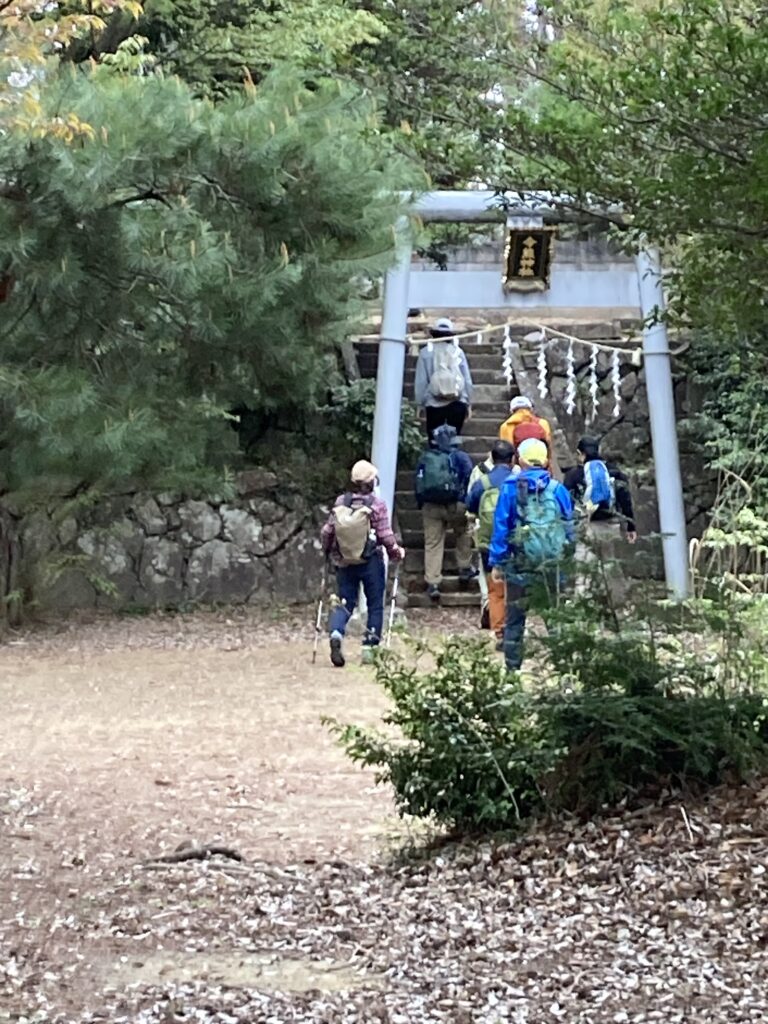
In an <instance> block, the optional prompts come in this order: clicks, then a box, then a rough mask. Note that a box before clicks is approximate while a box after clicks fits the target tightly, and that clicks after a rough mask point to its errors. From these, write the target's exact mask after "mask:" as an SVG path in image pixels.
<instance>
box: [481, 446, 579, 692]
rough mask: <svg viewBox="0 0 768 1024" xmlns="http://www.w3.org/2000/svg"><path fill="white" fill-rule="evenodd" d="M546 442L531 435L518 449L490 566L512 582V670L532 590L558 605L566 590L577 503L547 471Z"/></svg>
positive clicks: (518, 661)
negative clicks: (565, 567)
mask: <svg viewBox="0 0 768 1024" xmlns="http://www.w3.org/2000/svg"><path fill="white" fill-rule="evenodd" d="M548 458H549V453H548V451H547V446H546V445H545V444H544V442H543V441H540V440H538V439H536V438H529V439H528V440H527V441H523V443H522V444H521V445H520V447H519V448H518V450H517V459H518V463H519V465H520V474H519V476H512V475H510V476H509V477H507V479H506V480H505V482H504V483H503V484H502V486H501V492H500V494H499V500H498V503H497V505H496V513H495V515H494V520H493V536H492V538H491V544H490V547H489V549H488V564H489V566H490V567H491V570H492V576H493V579H494V580H496V581H497V582H499V583H501V582H506V587H507V607H506V619H505V625H504V660H505V662H506V666H507V669H508V670H509V671H510V672H517V671H518V670H519V669H520V666H521V665H522V663H523V635H524V633H525V620H526V613H527V610H528V604H529V599H530V595H531V591H532V590H533V589H534V588H537V589H539V590H542V591H543V592H544V593H545V595H546V598H547V603H552V602H553V599H556V597H557V595H559V593H560V591H561V589H562V582H563V563H564V561H565V559H566V558H567V557H568V555H569V554H570V550H571V547H572V544H573V505H572V503H571V496H570V494H569V493H568V491H567V490H566V488H565V487H564V486H563V484H561V483H560V482H559V481H557V480H553V479H552V478H551V477H550V475H549V473H548V472H547V470H546V468H545V467H546V465H547V461H548Z"/></svg>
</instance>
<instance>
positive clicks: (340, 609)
mask: <svg viewBox="0 0 768 1024" xmlns="http://www.w3.org/2000/svg"><path fill="white" fill-rule="evenodd" d="M336 582H337V584H338V590H339V602H340V603H339V604H337V605H336V607H335V608H334V609H333V611H332V612H331V617H330V621H329V623H328V630H329V632H331V633H341V635H342V636H344V632H345V630H346V628H347V623H348V622H349V620H350V618H351V616H352V612H353V611H354V610H355V606H356V604H357V596H358V594H359V592H360V584H361V583H362V585H363V591H364V592H365V600H366V602H367V603H368V623H367V626H366V630H365V639H364V640H363V644H364V646H366V647H375V646H376V645H377V644H378V643H379V641H380V640H381V631H382V628H383V626H384V589H385V587H386V580H385V576H384V559H383V558H382V557H381V555H374V556H373V558H369V559H368V561H367V562H363V563H362V564H361V565H345V566H340V567H339V568H338V569H337V570H336Z"/></svg>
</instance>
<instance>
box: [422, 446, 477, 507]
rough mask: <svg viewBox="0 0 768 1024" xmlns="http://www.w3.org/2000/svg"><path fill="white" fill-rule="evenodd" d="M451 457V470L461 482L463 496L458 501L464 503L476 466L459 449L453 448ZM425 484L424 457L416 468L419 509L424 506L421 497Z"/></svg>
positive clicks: (450, 453)
mask: <svg viewBox="0 0 768 1024" xmlns="http://www.w3.org/2000/svg"><path fill="white" fill-rule="evenodd" d="M433 450H434V449H433ZM438 450H439V449H438ZM449 456H450V459H451V468H452V469H453V471H454V473H455V474H456V476H457V478H458V480H459V483H460V484H461V496H460V497H459V498H458V499H457V500H458V501H461V502H463V501H465V500H466V497H467V484H468V483H469V478H470V476H471V475H472V470H473V469H474V466H473V465H472V459H470V457H469V456H468V455H467V453H466V452H463V451H461V450H460V449H458V448H452V449H451V451H450V452H449ZM423 482H424V456H422V457H421V458H420V459H419V464H418V466H417V467H416V483H415V487H414V490H415V493H416V504H417V505H418V506H419V508H421V507H422V505H423V504H424V499H423V498H422V496H421V495H422V491H423Z"/></svg>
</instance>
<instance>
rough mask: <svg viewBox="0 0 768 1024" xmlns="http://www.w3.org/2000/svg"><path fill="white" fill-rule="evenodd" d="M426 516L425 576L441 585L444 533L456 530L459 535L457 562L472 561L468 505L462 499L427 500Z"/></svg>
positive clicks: (462, 565) (465, 564)
mask: <svg viewBox="0 0 768 1024" xmlns="http://www.w3.org/2000/svg"><path fill="white" fill-rule="evenodd" d="M422 512H423V517H424V579H425V580H426V581H427V584H428V585H432V584H435V586H439V585H440V582H441V580H442V578H443V555H444V553H445V535H446V533H447V532H448V530H453V532H454V535H455V537H456V563H457V565H458V567H459V569H460V570H461V569H468V568H469V567H470V566H471V564H472V538H471V537H470V535H469V533H468V531H467V514H466V509H465V508H464V506H463V505H462V504H461V503H460V502H453V503H452V504H451V505H431V504H426V505H425V506H424V508H423V510H422Z"/></svg>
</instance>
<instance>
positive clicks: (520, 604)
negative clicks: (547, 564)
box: [504, 563, 563, 672]
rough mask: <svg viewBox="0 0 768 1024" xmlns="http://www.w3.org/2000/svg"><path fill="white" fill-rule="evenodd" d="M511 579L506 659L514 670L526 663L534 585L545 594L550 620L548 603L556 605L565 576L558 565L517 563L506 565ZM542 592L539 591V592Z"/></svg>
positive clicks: (543, 612) (509, 585)
mask: <svg viewBox="0 0 768 1024" xmlns="http://www.w3.org/2000/svg"><path fill="white" fill-rule="evenodd" d="M505 574H506V581H507V612H506V619H505V623H504V661H505V662H506V665H507V668H508V669H509V671H510V672H517V671H518V670H519V669H520V666H521V665H522V664H523V635H524V633H525V620H526V616H527V614H528V604H529V597H530V591H531V589H532V588H534V587H535V588H536V590H537V591H538V592H540V593H542V594H543V595H545V598H546V599H545V601H544V602H543V604H544V606H545V607H544V608H543V609H542V614H543V615H544V621H545V623H546V606H547V605H552V606H554V605H555V604H556V603H557V599H558V595H559V594H560V593H561V591H562V586H563V580H562V577H561V575H560V573H559V571H558V570H557V568H552V569H544V570H541V571H539V572H518V571H517V570H516V569H515V567H514V565H512V564H510V563H507V565H506V567H505ZM537 596H538V595H537Z"/></svg>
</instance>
